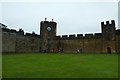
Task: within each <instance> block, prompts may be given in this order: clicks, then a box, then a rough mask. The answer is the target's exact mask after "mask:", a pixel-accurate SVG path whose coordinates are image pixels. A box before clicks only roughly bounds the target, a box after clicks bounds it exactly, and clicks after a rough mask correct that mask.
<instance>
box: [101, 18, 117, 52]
mask: <svg viewBox="0 0 120 80" xmlns="http://www.w3.org/2000/svg"><path fill="white" fill-rule="evenodd" d="M101 28H102V37H103V52H105V53H106V52H107V53H113V52H115V38H116V37H115V21H114V20H111V23H109V21H106V24H104V22H101Z"/></svg>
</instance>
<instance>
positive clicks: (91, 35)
mask: <svg viewBox="0 0 120 80" xmlns="http://www.w3.org/2000/svg"><path fill="white" fill-rule="evenodd" d="M93 37H94V36H93V34H85V38H93Z"/></svg>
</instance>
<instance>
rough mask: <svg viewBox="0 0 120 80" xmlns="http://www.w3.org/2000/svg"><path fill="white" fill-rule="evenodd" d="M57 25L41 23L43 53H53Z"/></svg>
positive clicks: (49, 22)
mask: <svg viewBox="0 0 120 80" xmlns="http://www.w3.org/2000/svg"><path fill="white" fill-rule="evenodd" d="M56 26H57V23H56V22H54V21H53V19H52V21H47V18H45V21H41V22H40V35H41V48H40V49H41V52H51V51H52V49H53V48H54V46H55V43H54V42H55V37H56Z"/></svg>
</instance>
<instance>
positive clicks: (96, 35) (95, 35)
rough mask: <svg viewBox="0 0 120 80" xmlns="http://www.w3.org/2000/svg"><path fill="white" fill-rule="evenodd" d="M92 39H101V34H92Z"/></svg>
mask: <svg viewBox="0 0 120 80" xmlns="http://www.w3.org/2000/svg"><path fill="white" fill-rule="evenodd" d="M94 37H95V38H101V37H102V34H101V33H95V34H94Z"/></svg>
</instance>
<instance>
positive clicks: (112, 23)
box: [101, 20, 115, 26]
mask: <svg viewBox="0 0 120 80" xmlns="http://www.w3.org/2000/svg"><path fill="white" fill-rule="evenodd" d="M109 25H113V26H115V20H111V22H110V21H106V23H104V22H101V26H109Z"/></svg>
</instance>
